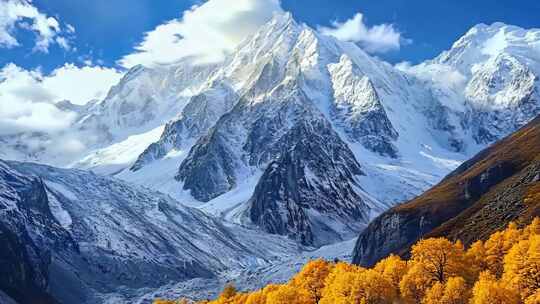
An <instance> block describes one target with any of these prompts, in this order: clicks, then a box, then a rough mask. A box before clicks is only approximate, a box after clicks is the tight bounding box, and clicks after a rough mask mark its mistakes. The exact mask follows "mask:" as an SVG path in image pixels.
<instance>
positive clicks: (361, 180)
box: [0, 13, 540, 303]
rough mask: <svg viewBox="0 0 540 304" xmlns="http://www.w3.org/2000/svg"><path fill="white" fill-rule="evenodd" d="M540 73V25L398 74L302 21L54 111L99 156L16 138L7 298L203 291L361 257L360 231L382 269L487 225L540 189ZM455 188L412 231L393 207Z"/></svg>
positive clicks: (3, 196)
mask: <svg viewBox="0 0 540 304" xmlns="http://www.w3.org/2000/svg"><path fill="white" fill-rule="evenodd" d="M539 76H540V30H539V29H530V30H526V29H522V28H519V27H515V26H510V25H505V24H502V23H495V24H492V25H478V26H475V27H474V28H472V29H471V30H469V31H468V32H467V33H466V34H465V35H464V36H463V37H462V38H461V39H459V40H458V41H457V42H456V43H455V44H454V45H453V46H452V48H451V49H450V50H448V51H446V52H444V53H442V54H441V55H440V56H438V57H437V58H435V59H433V60H430V61H426V62H424V63H422V64H419V65H415V66H411V65H408V64H398V65H396V66H394V65H391V64H389V63H387V62H384V61H382V60H380V59H378V58H375V57H373V56H371V55H368V54H367V53H366V52H365V51H364V50H362V49H361V48H360V47H359V46H358V45H356V44H354V43H350V42H343V41H340V40H337V39H335V38H333V37H330V36H325V35H323V34H321V33H320V32H319V31H317V30H315V29H312V28H310V27H309V26H307V25H305V24H300V23H297V22H296V21H295V20H294V19H293V18H292V16H291V14H289V13H276V14H275V15H274V16H273V18H272V19H271V20H270V21H269V22H268V23H266V24H265V25H263V26H262V27H261V28H260V29H259V30H258V31H257V32H256V33H255V34H253V35H251V36H250V37H248V38H247V39H245V40H244V41H243V42H242V43H241V44H240V45H239V46H238V47H237V48H236V49H235V50H234V51H233V52H231V53H230V54H228V55H227V56H226V58H225V60H223V61H222V62H219V63H213V64H201V63H198V62H197V61H195V60H193V58H190V57H185V58H184V59H182V60H180V61H178V62H175V63H174V64H164V65H157V66H152V67H145V66H140V65H139V66H136V67H134V68H132V69H131V70H129V71H128V72H127V73H126V74H125V75H124V77H123V78H122V80H121V81H120V82H119V83H118V84H115V85H113V86H112V87H111V89H110V90H109V92H108V94H107V96H106V97H105V98H104V99H102V100H94V101H91V102H89V103H88V104H86V105H85V106H77V105H74V104H72V103H71V102H69V101H62V102H59V103H57V104H56V106H57V107H58V108H59V109H61V110H62V111H66V112H69V113H72V114H73V115H74V117H75V118H76V119H74V122H73V123H72V125H71V126H70V128H69V130H65V134H61V135H66V136H67V135H69V136H74V137H76V138H78V139H79V140H80V141H81V142H83V143H84V146H85V148H84V153H82V155H81V154H78V155H70V156H66V157H61V156H60V155H58V154H57V153H55V151H50V150H48V149H45V148H43V147H45V146H44V145H43V146H42V145H41V144H40V143H44V142H48V141H49V140H50V138H48V136H49V135H46V134H36V133H28V132H27V133H21V134H19V135H16V136H2V135H0V144H1V145H2V149H0V158H2V159H4V161H0V189H2V190H1V192H0V213H2V214H4V215H5V216H2V217H0V239H2V243H5V244H7V247H6V248H8V250H7V251H6V252H2V253H0V265H9V267H7V266H6V267H0V271H3V273H1V274H2V275H1V276H0V290H2V291H3V292H4V293H5V295H6V297H8V296H9V297H10V298H11V299H13V300H15V301H18V302H19V303H26V302H28V301H40V302H43V303H57V302H58V303H137V301H139V302H140V303H145V301H148V300H149V299H152V298H155V296H156V295H162V294H171V293H174V294H176V293H182V294H184V295H190V296H193V297H194V298H198V299H202V298H207V297H210V296H213V295H214V294H208V292H207V291H208V290H212V292H216V291H218V290H219V289H221V287H222V286H223V285H224V284H225V283H226V282H227V281H230V280H234V281H235V282H237V286H239V287H240V288H246V289H249V288H260V287H261V286H264V284H266V283H271V282H279V281H285V280H288V279H289V277H290V276H292V274H293V273H294V272H295V271H296V270H297V269H298V268H299V267H300V266H301V265H302V264H303V263H304V262H305V261H307V260H308V259H311V258H316V257H325V258H329V259H333V258H340V259H345V260H347V259H350V258H351V256H350V254H351V251H352V250H353V247H354V242H355V238H356V237H357V236H358V234H359V233H360V232H362V231H364V232H362V235H361V236H360V239H359V241H358V244H357V246H356V247H357V248H356V251H355V261H356V262H360V263H368V264H371V263H373V262H375V261H376V260H377V259H378V258H379V257H381V256H383V255H385V254H386V253H389V252H394V251H396V250H400V249H402V248H404V246H408V245H410V244H412V243H413V242H414V241H416V240H417V239H418V238H420V237H421V236H423V235H424V234H426V233H429V232H432V233H434V234H437V235H452V236H454V235H456V234H457V233H459V232H457V231H461V230H459V229H470V230H468V231H472V230H473V228H471V227H469V226H467V227H461V226H460V225H463V224H462V223H461V222H457V220H456V222H451V223H450V222H447V221H448V220H450V218H453V217H455V216H457V215H458V214H459V213H460V212H461V211H463V210H465V209H467V208H469V209H467V210H468V211H467V212H471V214H474V215H475V216H479V217H482V216H483V214H484V212H487V213H489V212H488V211H483V210H484V208H489V206H491V205H490V203H489V202H488V201H483V199H486V200H489V199H488V198H486V197H485V196H484V195H485V194H486V193H488V192H489V190H490V189H491V187H495V186H496V185H498V184H499V183H503V182H504V183H506V182H511V183H531V182H534V180H535V178H536V181H537V176H536V175H535V174H534V173H535V172H536V171H534V168H533V167H530V166H534V161H533V160H535V157H536V158H537V156H538V154H539V151H538V149H539V148H540V141H539V140H538V136H537V132H536V131H537V123H538V120H536V121H534V122H532V123H530V122H531V121H533V119H534V118H535V117H537V116H538V115H539V114H540V78H539ZM528 123H530V124H529V125H528V126H527V127H525V128H523V129H520V128H522V127H524V126H525V125H527V124H528ZM517 130H520V131H518V133H515V135H514V136H513V137H508V138H507V139H504V140H503V141H501V142H499V143H498V144H496V145H495V146H493V147H492V148H490V149H488V150H485V151H484V152H482V153H481V154H478V155H477V156H476V157H475V159H473V160H472V161H469V162H465V163H464V164H462V163H463V162H464V161H466V160H467V159H470V158H471V157H472V156H474V155H476V154H477V153H478V152H479V151H481V150H482V149H484V148H486V147H488V146H489V145H491V144H493V143H495V142H497V141H499V140H501V139H503V138H505V137H506V136H508V135H509V134H511V133H513V132H515V131H517ZM531 132H533V133H534V132H536V133H534V134H536V135H534V134H533V135H531V134H529V133H531ZM525 133H527V134H529V135H527V137H521V136H522V135H523V134H525ZM30 139H31V142H32V144H31V145H29V144H26V143H27V142H29V141H30ZM516 145H517V146H516ZM521 145H526V148H525V147H524V148H523V149H521V148H517V147H518V146H519V147H521ZM522 150H523V151H524V152H523V155H522V154H520V153H521V152H520V151H522ZM486 151H487V152H486ZM493 151H495V152H493ZM501 151H502V152H501ZM490 153H491V154H490ZM493 153H495V154H497V153H502V156H501V157H500V158H495V157H492V158H489V157H488V156H487V155H492V154H493ZM506 156H508V158H505V157H506ZM514 156H515V159H514V158H513V157H514ZM485 157H488V158H486V159H489V161H490V162H489V163H488V162H487V161H485V160H484V158H485ZM499 160H500V161H499ZM536 160H537V159H536ZM491 161H493V163H492V162H491ZM30 162H33V163H30ZM484 162H486V163H484ZM36 163H41V164H36ZM477 163H480V165H481V166H480V165H476V164H477ZM460 165H461V166H460ZM53 166H54V167H53ZM477 167H478V168H480V167H481V169H478V170H476V169H475V168H477ZM456 168H457V171H455V173H452V174H451V175H449V176H447V175H448V174H449V173H450V172H452V171H453V170H455V169H456ZM536 169H538V168H536ZM471 170H473V171H474V170H476V171H474V174H473V175H474V176H473V175H471V177H470V178H469V177H467V178H465V179H462V178H461V177H462V176H463V175H464V174H468V173H467V172H471ZM525 170H528V171H525ZM471 174H472V173H471ZM445 176H446V178H445ZM535 176H536V177H535ZM443 178H445V179H444V180H443ZM509 178H511V179H512V180H511V181H510V180H509ZM441 180H443V181H442V182H441ZM456 180H458V181H464V182H465V183H466V184H464V185H463V184H460V188H459V189H465V190H466V189H472V190H470V191H468V192H467V191H465V192H463V193H465V194H466V195H465V194H463V193H462V192H460V193H461V194H463V195H465V196H463V197H462V196H459V199H457V198H456V199H457V200H456V201H454V200H453V198H452V200H451V201H448V204H449V206H450V205H451V206H452V208H450V207H449V208H448V209H447V210H446V209H445V211H444V212H440V213H437V216H434V217H430V218H429V219H428V218H425V217H421V216H419V217H418V216H416V213H415V214H414V216H413V217H414V218H413V219H412V220H411V222H412V223H413V224H412V225H413V226H414V227H413V226H411V227H407V229H408V230H407V231H409V230H411V231H412V232H411V233H410V235H409V234H408V232H407V233H406V235H405V236H404V237H403V238H401V237H400V231H401V230H400V229H401V227H403V225H405V224H407V223H409V221H408V220H406V219H405V217H401V216H399V215H394V214H395V212H397V211H396V210H414V208H412V207H411V208H407V206H416V205H418V206H420V207H422V208H423V207H425V206H427V205H425V204H415V203H414V202H415V201H418V200H422V198H423V197H426V196H427V195H429V193H432V192H433V191H437V190H436V189H438V188H433V189H432V190H430V192H427V193H426V194H424V195H422V196H420V197H418V198H416V200H412V199H413V198H415V197H417V196H418V195H420V194H421V193H422V192H423V191H425V190H427V189H429V188H430V187H432V186H434V185H435V184H437V183H439V182H441V184H440V185H439V186H438V187H441V185H443V186H444V185H446V184H448V183H449V182H454V181H456ZM467 183H469V184H470V185H474V187H472V188H471V187H468V186H467V185H469V184H467ZM471 183H472V184H471ZM488 184H489V185H488ZM484 185H485V187H484ZM477 186H478V187H477ZM473 188H474V189H473ZM456 191H458V190H456ZM471 191H472V192H471ZM474 191H476V192H474ZM478 191H480V192H481V193H479V192H478ZM452 193H453V192H452ZM490 193H491V192H490ZM461 194H460V195H461ZM448 195H450V194H448ZM497 195H498V194H497ZM501 195H503V194H501ZM504 195H505V194H504ZM508 195H510V196H512V195H513V194H508ZM505 197H506V196H505ZM509 199H510V198H509ZM409 200H412V201H410V202H409V203H407V204H404V205H400V206H398V207H395V208H394V209H390V208H392V207H393V206H395V205H396V204H398V203H400V202H404V201H409ZM429 202H431V200H430V201H429ZM504 202H507V201H506V200H504ZM504 202H502V203H499V204H506V203H504ZM508 202H511V201H508ZM512 202H513V201H512ZM411 204H412V205H411ZM426 204H428V203H426ZM479 204H481V205H479ZM508 204H510V203H508ZM430 206H431V205H430ZM473 207H474V208H475V209H474V210H473V209H470V208H473ZM426 208H427V209H429V210H431V209H430V207H429V206H428V207H426ZM509 208H510V207H509ZM512 208H514V207H512ZM512 208H510V209H512ZM516 208H517V207H516ZM388 209H390V211H387V210H388ZM514 209H515V208H514ZM514 209H512V210H514ZM518 209H519V208H518ZM522 209H523V208H522ZM522 209H519V210H522ZM422 210H424V209H422ZM505 210H506V209H505ZM519 210H514V211H515V212H516V213H515V216H514V213H512V214H513V217H518V215H517V214H518V213H519V212H520V211H519ZM385 211H387V212H386V213H384V212H385ZM514 211H512V212H514ZM422 212H423V211H422ZM445 212H447V213H445ZM380 214H382V217H378V218H377V219H376V220H375V221H374V222H373V223H372V224H370V222H371V221H372V220H373V219H374V218H376V217H377V216H379V215H380ZM482 218H483V217H482ZM404 219H405V220H404ZM439 219H440V220H439ZM490 219H491V218H490ZM404 221H405V222H406V223H405V222H404ZM404 223H405V224H404ZM443 223H445V224H446V225H445V226H444V227H443V226H440V225H442V224H443ZM368 225H369V226H368ZM374 225H375V226H374ZM376 225H379V226H381V225H382V226H384V227H386V228H388V229H384V230H382V232H381V230H379V229H378V228H379V227H376ZM418 225H420V226H418ZM366 227H367V228H366ZM418 227H421V228H418ZM435 228H438V230H436V231H435V230H434V229H435ZM364 229H366V230H364ZM415 229H416V230H415ZM375 230H376V232H373V231H375ZM413 230H414V231H413ZM448 231H451V232H448ZM372 232H373V233H372ZM491 232H492V230H491V229H489V231H488V230H486V231H485V233H484V234H485V235H487V234H488V233H491ZM404 233H405V232H404ZM413 234H414V235H413ZM396 238H397V239H399V242H394V240H396ZM4 272H5V273H4ZM156 274H159V275H156ZM4 278H5V279H4ZM201 286H205V288H201ZM28 290H32V292H31V293H29V292H28ZM2 297H3V294H2V293H0V301H1V300H2Z"/></svg>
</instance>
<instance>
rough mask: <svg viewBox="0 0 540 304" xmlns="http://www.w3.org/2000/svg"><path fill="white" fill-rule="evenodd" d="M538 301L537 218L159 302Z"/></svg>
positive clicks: (311, 264)
mask: <svg viewBox="0 0 540 304" xmlns="http://www.w3.org/2000/svg"><path fill="white" fill-rule="evenodd" d="M188 303H197V304H316V303H319V304H400V303H403V304H409V303H420V304H540V219H539V218H536V219H534V220H533V222H532V223H531V224H530V225H528V226H527V227H524V228H519V227H518V226H517V225H516V224H515V223H510V224H509V225H508V227H507V228H506V229H505V230H503V231H498V232H495V233H494V234H492V235H491V236H490V237H489V239H487V240H486V241H485V242H484V241H477V242H475V243H473V244H472V245H471V246H469V247H468V248H465V246H464V245H463V244H462V243H461V242H460V241H456V242H452V241H450V240H448V239H446V238H429V239H422V240H420V241H418V242H417V243H416V244H415V245H414V246H413V247H412V249H411V257H410V258H409V259H408V260H404V259H402V258H400V257H398V256H396V255H391V256H389V257H387V258H385V259H383V260H381V261H379V262H378V263H377V264H376V265H375V266H374V267H372V268H363V267H360V266H356V265H351V264H348V263H344V262H328V261H324V260H314V261H311V262H309V263H307V264H306V265H305V266H304V267H303V269H302V270H301V271H300V272H299V273H298V274H296V275H295V276H294V277H293V278H292V279H291V280H290V281H289V282H287V283H285V284H270V285H267V286H266V287H264V288H262V289H260V290H257V291H253V292H238V291H237V290H236V289H235V288H234V286H233V285H227V286H226V287H225V288H224V290H223V292H222V293H221V295H220V296H219V297H218V298H217V299H215V300H212V301H210V300H206V301H200V302H191V301H189V300H187V299H180V300H175V301H166V300H156V301H154V304H188Z"/></svg>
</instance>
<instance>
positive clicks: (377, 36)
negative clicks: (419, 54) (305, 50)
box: [319, 13, 409, 53]
mask: <svg viewBox="0 0 540 304" xmlns="http://www.w3.org/2000/svg"><path fill="white" fill-rule="evenodd" d="M319 31H320V32H321V33H323V34H325V35H329V36H334V37H336V38H337V39H339V40H343V41H352V42H356V43H358V44H359V45H360V46H361V47H362V48H363V49H365V50H366V51H367V52H370V53H384V52H388V51H392V50H399V49H400V47H401V44H402V42H404V41H405V42H408V41H409V40H406V39H403V38H402V37H401V33H400V32H398V31H397V30H396V29H395V28H394V26H393V25H391V24H386V23H383V24H379V25H375V26H372V27H368V26H367V25H366V24H365V23H364V15H363V14H362V13H357V14H356V15H354V16H353V17H352V18H351V19H349V20H347V21H345V22H338V21H335V22H333V23H332V26H331V27H319Z"/></svg>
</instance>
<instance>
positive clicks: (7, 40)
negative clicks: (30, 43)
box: [0, 0, 74, 53]
mask: <svg viewBox="0 0 540 304" xmlns="http://www.w3.org/2000/svg"><path fill="white" fill-rule="evenodd" d="M18 29H23V30H29V31H32V32H34V33H35V35H36V41H35V46H34V50H36V51H40V52H45V53H46V52H48V51H49V46H50V45H51V44H53V43H57V44H59V45H60V46H61V47H64V48H65V46H66V45H68V44H67V40H66V38H65V37H62V36H61V35H62V29H61V26H60V23H59V22H58V21H57V20H56V19H55V18H53V17H49V16H47V15H45V14H43V13H41V12H40V11H39V10H38V9H37V8H36V7H35V6H33V5H32V2H31V0H0V47H6V48H12V47H16V46H19V42H18V41H17V38H16V37H15V36H14V35H15V31H16V30H18ZM67 30H68V32H69V33H73V32H74V28H73V26H70V27H67ZM71 30H73V31H71Z"/></svg>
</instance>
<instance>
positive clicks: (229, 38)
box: [119, 0, 282, 68]
mask: <svg viewBox="0 0 540 304" xmlns="http://www.w3.org/2000/svg"><path fill="white" fill-rule="evenodd" d="M281 11H282V9H281V6H280V3H279V0H235V1H230V0H208V1H206V2H204V3H203V4H201V5H196V6H193V7H192V8H191V9H190V10H187V11H185V12H184V13H183V16H182V17H181V18H179V19H175V20H171V21H169V22H167V23H165V24H162V25H160V26H158V27H156V28H155V29H154V30H153V31H150V32H147V33H146V34H145V36H144V39H143V41H142V42H141V43H140V44H139V45H138V46H136V52H135V53H133V54H130V55H127V56H125V57H124V58H122V59H121V60H120V61H119V63H120V64H121V65H122V66H124V67H127V68H129V67H132V66H134V65H137V64H143V65H147V66H152V65H155V64H163V63H171V62H175V61H177V60H179V59H181V58H183V57H187V56H194V57H196V59H197V60H198V61H199V62H217V61H220V60H222V59H223V57H224V55H225V54H226V53H228V52H230V51H231V50H233V49H234V48H235V47H236V46H237V45H238V44H239V43H240V42H241V41H242V40H243V39H244V38H246V37H247V36H249V35H250V34H253V33H254V32H255V31H256V30H257V29H258V28H259V27H260V26H261V25H263V24H264V23H266V22H267V21H268V20H269V19H270V18H271V17H272V16H273V14H274V13H276V12H281Z"/></svg>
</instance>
